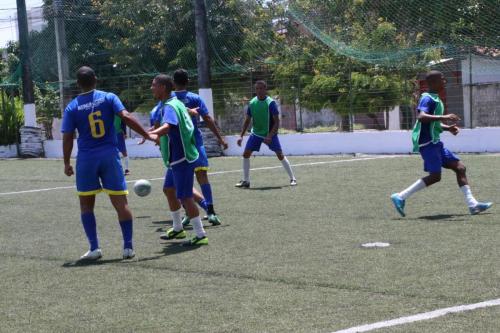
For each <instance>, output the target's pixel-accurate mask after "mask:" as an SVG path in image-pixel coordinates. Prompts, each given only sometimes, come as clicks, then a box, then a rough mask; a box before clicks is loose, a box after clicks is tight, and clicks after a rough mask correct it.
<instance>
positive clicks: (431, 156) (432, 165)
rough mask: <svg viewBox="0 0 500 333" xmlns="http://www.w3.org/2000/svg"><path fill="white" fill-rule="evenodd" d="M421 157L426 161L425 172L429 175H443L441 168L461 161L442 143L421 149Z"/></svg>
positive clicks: (431, 144)
mask: <svg viewBox="0 0 500 333" xmlns="http://www.w3.org/2000/svg"><path fill="white" fill-rule="evenodd" d="M420 155H421V156H422V158H423V159H424V171H426V172H429V173H441V168H442V167H443V166H446V164H448V163H450V162H455V161H460V159H459V158H458V156H456V155H455V154H453V153H452V152H451V151H449V150H448V149H446V148H444V146H443V143H442V142H438V143H430V144H428V145H427V146H423V147H421V148H420Z"/></svg>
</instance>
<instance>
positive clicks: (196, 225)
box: [191, 215, 207, 238]
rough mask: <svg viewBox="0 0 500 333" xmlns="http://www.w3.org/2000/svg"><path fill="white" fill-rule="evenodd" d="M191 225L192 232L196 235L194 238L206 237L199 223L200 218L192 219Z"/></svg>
mask: <svg viewBox="0 0 500 333" xmlns="http://www.w3.org/2000/svg"><path fill="white" fill-rule="evenodd" d="M191 223H192V224H193V230H194V232H195V233H196V237H198V238H203V237H205V236H206V235H207V233H206V232H205V229H203V223H202V222H201V218H200V216H199V215H198V216H196V217H194V218H192V219H191Z"/></svg>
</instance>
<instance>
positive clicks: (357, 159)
mask: <svg viewBox="0 0 500 333" xmlns="http://www.w3.org/2000/svg"><path fill="white" fill-rule="evenodd" d="M398 157H401V156H398V155H388V156H375V157H362V158H351V159H348V160H334V161H320V162H311V163H298V164H292V167H300V166H311V165H323V164H336V163H348V162H357V161H369V160H378V159H383V158H398ZM282 167H283V166H281V165H279V166H272V167H261V168H253V169H250V170H251V171H259V170H271V169H279V168H282ZM242 171H243V170H242V169H238V170H227V171H216V172H210V173H209V175H210V176H215V175H222V174H227V173H237V172H242ZM163 179H164V177H161V178H150V179H148V180H163ZM136 181H137V179H135V180H128V181H127V183H133V182H136ZM70 188H75V186H61V187H51V188H41V189H36V190H25V191H17V192H3V193H0V196H1V195H13V194H23V193H36V192H46V191H54V190H66V189H70Z"/></svg>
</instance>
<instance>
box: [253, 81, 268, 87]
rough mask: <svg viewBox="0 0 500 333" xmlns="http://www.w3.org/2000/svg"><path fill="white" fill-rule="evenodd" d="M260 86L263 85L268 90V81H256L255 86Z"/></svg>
mask: <svg viewBox="0 0 500 333" xmlns="http://www.w3.org/2000/svg"><path fill="white" fill-rule="evenodd" d="M260 84H261V85H263V86H264V87H265V88H267V83H266V81H264V80H258V81H255V85H256V86H257V85H260Z"/></svg>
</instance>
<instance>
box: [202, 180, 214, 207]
mask: <svg viewBox="0 0 500 333" xmlns="http://www.w3.org/2000/svg"><path fill="white" fill-rule="evenodd" d="M200 187H201V193H203V197H204V198H205V201H206V202H207V205H211V204H213V203H214V201H213V198H212V187H211V186H210V184H202V185H200Z"/></svg>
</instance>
